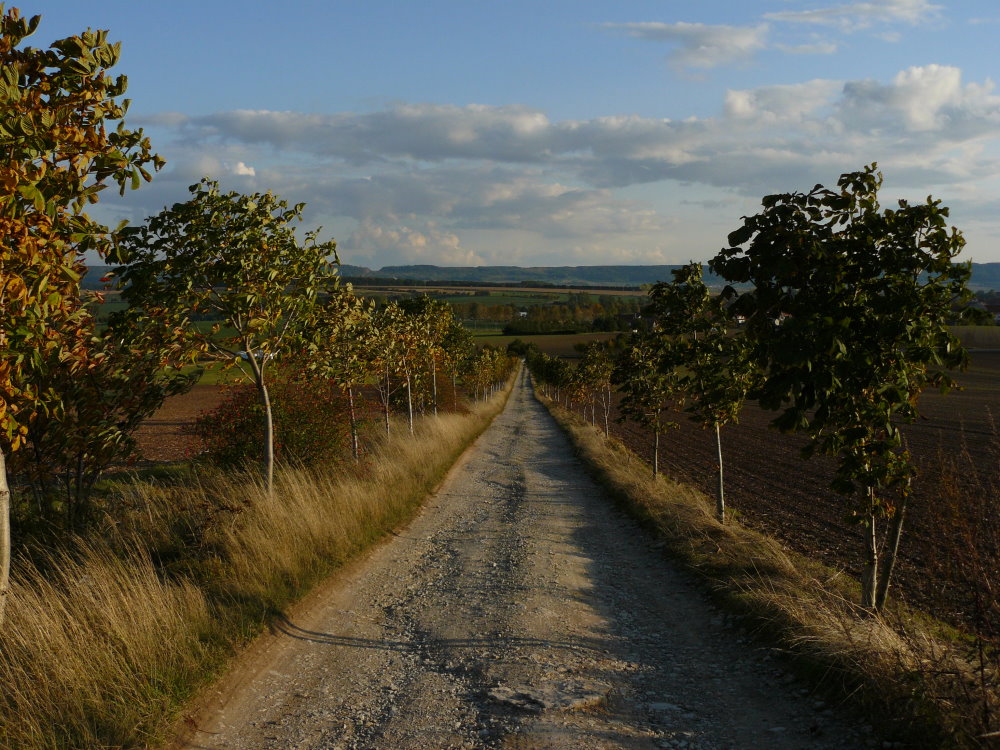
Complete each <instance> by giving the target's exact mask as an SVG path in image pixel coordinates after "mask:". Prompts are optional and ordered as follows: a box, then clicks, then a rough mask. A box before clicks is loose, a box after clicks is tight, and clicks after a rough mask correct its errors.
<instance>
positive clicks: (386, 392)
mask: <svg viewBox="0 0 1000 750" xmlns="http://www.w3.org/2000/svg"><path fill="white" fill-rule="evenodd" d="M382 404H383V406H385V436H386V437H389V366H388V365H386V366H385V400H384V401H383V402H382Z"/></svg>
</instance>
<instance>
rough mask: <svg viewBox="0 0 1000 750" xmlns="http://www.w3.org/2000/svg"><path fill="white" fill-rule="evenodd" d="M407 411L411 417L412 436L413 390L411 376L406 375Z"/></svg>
mask: <svg viewBox="0 0 1000 750" xmlns="http://www.w3.org/2000/svg"><path fill="white" fill-rule="evenodd" d="M406 410H407V412H408V413H409V417H410V434H411V435H412V434H413V390H412V389H411V388H410V375H409V373H407V375H406Z"/></svg>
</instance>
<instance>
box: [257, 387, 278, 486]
mask: <svg viewBox="0 0 1000 750" xmlns="http://www.w3.org/2000/svg"><path fill="white" fill-rule="evenodd" d="M257 387H258V388H259V389H260V402H261V404H263V405H264V476H265V478H266V481H267V494H268V495H270V494H271V492H272V491H273V490H274V415H273V414H272V413H271V395H270V394H269V393H268V392H267V386H266V385H264V381H263V380H261V382H260V383H259V384H258V386H257Z"/></svg>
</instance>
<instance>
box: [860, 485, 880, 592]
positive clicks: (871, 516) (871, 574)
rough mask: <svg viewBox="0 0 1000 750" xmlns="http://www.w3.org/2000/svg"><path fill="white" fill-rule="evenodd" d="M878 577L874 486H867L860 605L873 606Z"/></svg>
mask: <svg viewBox="0 0 1000 750" xmlns="http://www.w3.org/2000/svg"><path fill="white" fill-rule="evenodd" d="M877 579H878V536H877V534H876V533H875V488H874V487H869V488H868V528H867V529H866V530H865V565H864V569H863V570H862V572H861V606H862V607H864V608H865V609H874V608H875V586H876V582H877Z"/></svg>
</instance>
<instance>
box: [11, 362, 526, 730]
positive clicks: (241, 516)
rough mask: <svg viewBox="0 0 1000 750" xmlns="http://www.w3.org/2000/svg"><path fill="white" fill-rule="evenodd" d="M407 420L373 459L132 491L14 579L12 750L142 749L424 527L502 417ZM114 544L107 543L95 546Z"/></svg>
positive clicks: (485, 410) (495, 407) (486, 410)
mask: <svg viewBox="0 0 1000 750" xmlns="http://www.w3.org/2000/svg"><path fill="white" fill-rule="evenodd" d="M513 382H514V380H513V379H512V380H511V382H510V383H508V387H507V389H506V391H504V392H503V393H502V394H500V395H498V396H497V397H495V398H493V399H492V400H491V401H489V402H486V403H485V404H479V405H476V406H474V407H472V408H471V410H470V411H469V412H467V413H463V414H458V413H452V414H445V415H442V416H440V417H427V418H424V419H422V420H419V422H418V424H417V428H416V434H415V435H414V436H410V435H409V433H408V431H407V430H406V429H405V426H404V425H403V424H401V423H400V424H398V425H397V427H396V429H395V431H394V434H393V436H392V437H391V438H390V439H388V440H385V441H383V442H382V443H381V444H380V445H378V446H377V447H375V448H374V449H373V451H372V452H371V454H370V455H369V456H368V457H367V458H366V460H365V461H364V463H363V465H361V466H355V465H354V464H353V463H350V462H348V464H345V465H335V466H331V467H327V468H325V469H322V470H311V471H306V470H295V469H286V470H284V471H281V472H280V473H279V474H278V475H277V477H276V487H275V490H274V492H273V494H271V495H269V494H268V493H267V492H266V490H265V489H264V487H263V485H262V483H261V482H260V480H259V478H256V477H255V475H254V474H253V473H251V472H247V473H245V474H242V475H240V474H235V473H229V474H223V473H220V472H208V471H205V470H200V471H198V472H194V473H193V474H191V475H190V476H189V477H188V478H186V479H185V478H184V477H182V476H181V474H180V473H179V472H176V471H175V472H172V473H171V475H170V477H169V481H167V482H158V481H155V480H153V479H146V480H140V479H138V478H136V479H135V481H132V482H126V483H122V484H121V485H120V486H119V487H118V489H117V494H116V496H115V498H114V502H115V503H116V506H117V507H116V510H115V513H114V515H113V517H112V516H110V515H109V516H108V518H107V521H106V523H105V525H104V527H103V528H102V529H100V530H99V531H97V532H95V533H92V534H91V535H89V537H88V539H86V540H84V539H78V540H74V541H72V542H71V543H69V544H67V545H66V547H65V548H63V549H61V550H52V551H46V552H39V553H38V554H35V555H33V556H32V559H33V562H32V563H31V564H28V563H26V562H22V563H21V564H20V565H19V566H18V567H17V568H16V570H15V571H14V576H13V586H12V590H11V594H10V600H9V603H8V606H7V613H8V615H7V619H6V620H5V622H4V625H3V628H2V629H0V747H4V748H18V749H19V750H42V749H43V748H44V749H45V750H54V749H55V748H60V749H63V748H66V749H69V748H80V749H81V750H82V749H83V748H87V749H88V750H89V749H92V748H144V747H155V746H157V745H158V744H159V743H161V742H163V741H164V740H165V739H166V738H167V736H168V734H169V733H170V731H171V725H172V723H173V722H174V721H176V719H177V717H178V715H179V713H180V712H181V710H182V708H183V706H184V703H185V702H186V701H188V700H190V699H191V698H192V697H193V696H194V695H195V694H196V692H197V691H198V690H199V689H200V688H202V687H203V686H205V685H207V684H208V683H209V682H210V681H211V680H212V679H213V678H215V677H217V676H219V675H220V674H221V673H222V671H223V670H224V669H225V667H226V665H227V664H228V663H229V661H230V659H231V658H232V656H233V654H234V653H235V652H236V651H237V650H238V649H239V648H240V647H241V646H242V645H244V644H245V643H246V642H247V641H248V640H249V639H251V638H252V637H254V636H255V635H257V634H259V633H260V632H262V630H263V629H264V628H265V626H266V624H267V622H268V621H269V619H270V618H271V617H272V616H273V615H274V614H276V613H277V612H279V611H280V610H281V609H282V608H284V607H285V606H287V605H288V604H289V603H291V602H292V601H294V600H296V599H297V598H299V597H301V596H302V595H304V594H305V593H306V592H307V591H308V590H309V589H310V588H311V587H312V586H314V585H315V584H316V583H318V582H319V581H320V580H322V579H323V578H325V577H326V576H327V575H329V574H330V573H331V572H332V571H333V570H335V569H336V568H337V567H338V566H340V565H342V564H343V563H344V562H346V561H348V560H350V559H351V558H352V557H354V556H356V555H358V554H359V553H360V552H362V551H363V550H364V549H366V548H368V547H370V546H371V545H372V544H374V543H375V542H377V541H378V540H379V539H380V538H382V537H383V536H384V535H385V534H387V533H388V532H389V531H390V530H392V529H393V528H395V527H397V526H399V525H400V524H402V523H404V522H405V521H406V520H408V519H409V518H411V517H412V516H413V514H414V513H415V512H416V511H417V509H418V508H419V507H420V505H421V503H422V502H423V501H424V499H425V498H426V497H427V495H428V493H429V492H431V491H432V490H433V488H434V487H435V486H436V485H437V484H438V483H439V482H440V481H441V479H442V478H443V477H444V475H445V474H446V473H447V471H448V470H449V469H450V468H451V466H452V465H453V464H454V462H455V460H456V459H457V458H458V456H459V455H460V454H461V453H462V452H463V451H464V450H465V448H466V447H468V446H469V445H470V444H471V443H472V441H473V440H475V438H476V437H478V436H479V434H481V433H482V431H483V430H485V429H486V427H487V426H488V425H489V424H490V422H491V421H492V419H493V417H495V416H496V415H497V414H498V413H499V412H500V410H501V409H502V408H503V405H504V403H505V402H506V399H507V397H508V395H509V393H510V390H511V386H512V383H513ZM95 540H100V541H95Z"/></svg>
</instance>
